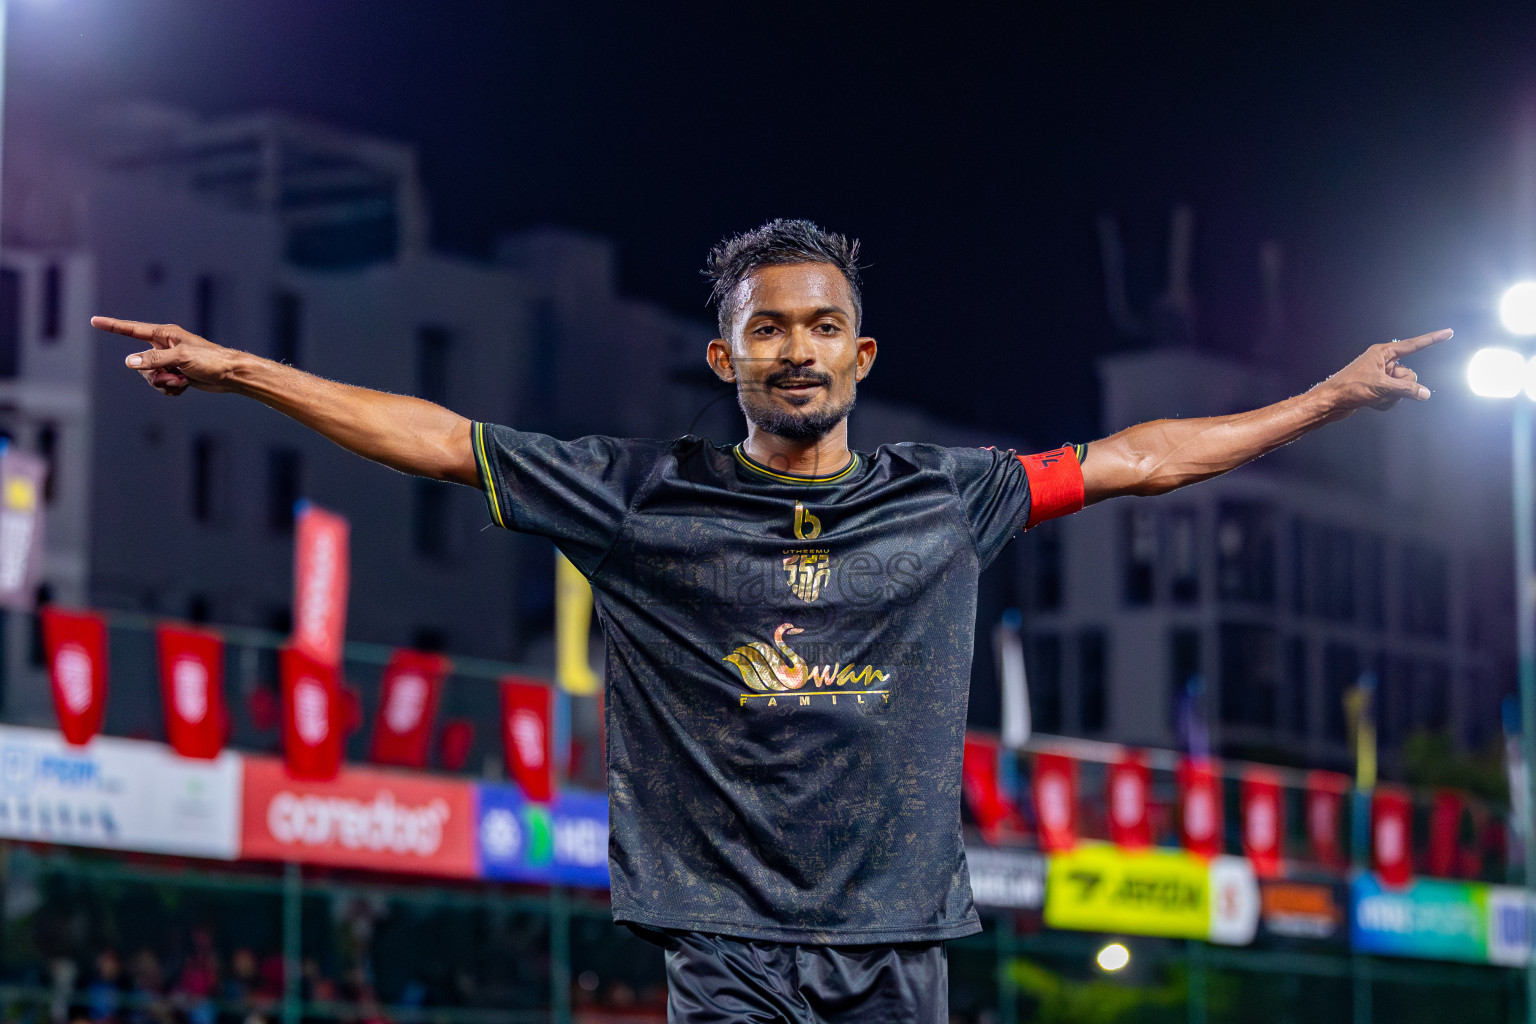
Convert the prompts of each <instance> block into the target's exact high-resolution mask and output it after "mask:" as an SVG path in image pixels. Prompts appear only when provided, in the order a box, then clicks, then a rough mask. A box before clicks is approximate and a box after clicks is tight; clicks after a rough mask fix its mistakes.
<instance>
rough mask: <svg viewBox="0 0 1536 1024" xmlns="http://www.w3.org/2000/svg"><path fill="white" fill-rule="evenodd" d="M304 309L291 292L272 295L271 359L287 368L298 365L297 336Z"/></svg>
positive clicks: (300, 328) (301, 326) (301, 324)
mask: <svg viewBox="0 0 1536 1024" xmlns="http://www.w3.org/2000/svg"><path fill="white" fill-rule="evenodd" d="M303 322H304V308H303V304H302V303H301V302H300V300H299V297H298V296H297V295H295V294H294V293H293V292H288V291H279V292H274V293H273V295H272V358H273V359H274V360H275V361H277V362H279V363H286V364H288V365H289V366H298V365H299V335H300V332H301V330H302V328H303Z"/></svg>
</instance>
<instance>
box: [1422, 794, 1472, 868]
mask: <svg viewBox="0 0 1536 1024" xmlns="http://www.w3.org/2000/svg"><path fill="white" fill-rule="evenodd" d="M1463 806H1465V805H1464V804H1463V802H1462V799H1461V794H1459V793H1453V792H1451V791H1450V790H1448V789H1442V790H1440V791H1439V792H1437V793H1435V805H1434V808H1433V809H1432V810H1431V811H1430V813H1429V865H1428V867H1429V873H1430V874H1431V875H1435V876H1436V877H1439V878H1449V877H1451V876H1453V875H1455V874H1457V873H1458V871H1457V869H1458V868H1459V867H1460V866H1461V865H1460V863H1459V862H1460V860H1461V857H1460V853H1461V850H1460V845H1461V844H1460V839H1461V811H1462V808H1463Z"/></svg>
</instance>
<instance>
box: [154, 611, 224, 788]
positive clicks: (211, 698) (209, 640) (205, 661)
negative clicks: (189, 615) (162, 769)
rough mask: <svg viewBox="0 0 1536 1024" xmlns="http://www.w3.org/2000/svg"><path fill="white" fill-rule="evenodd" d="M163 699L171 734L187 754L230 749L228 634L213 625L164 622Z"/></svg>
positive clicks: (160, 636)
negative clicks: (226, 669)
mask: <svg viewBox="0 0 1536 1024" xmlns="http://www.w3.org/2000/svg"><path fill="white" fill-rule="evenodd" d="M155 640H156V643H157V645H158V646H159V648H160V702H161V705H162V707H163V708H164V710H165V734H166V737H167V738H168V739H169V740H170V742H171V749H172V750H174V751H176V753H178V754H180V755H181V756H182V757H201V758H210V757H217V756H218V754H219V751H220V750H221V749H223V747H224V733H225V730H226V728H227V727H228V717H227V713H226V712H225V710H224V638H223V637H222V636H220V635H219V634H218V633H215V632H214V631H212V630H207V629H191V628H187V627H183V626H165V625H162V626H161V627H160V628H159V629H157V630H156V631H155Z"/></svg>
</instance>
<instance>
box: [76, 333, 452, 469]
mask: <svg viewBox="0 0 1536 1024" xmlns="http://www.w3.org/2000/svg"><path fill="white" fill-rule="evenodd" d="M91 326H92V327H96V328H99V329H101V330H103V331H111V332H112V333H114V334H124V335H127V336H128V337H130V338H137V339H138V340H140V341H145V342H148V343H149V345H150V346H151V347H150V348H149V350H148V351H145V352H136V353H134V354H133V355H131V356H129V357H128V358H127V364H128V366H129V368H131V369H134V370H138V371H139V373H140V374H141V375H142V376H143V377H144V379H145V380H146V381H148V382H149V383H150V384H151V385H152V386H153V387H154V388H155V389H157V390H158V391H161V392H163V393H164V394H167V395H179V394H181V393H182V392H183V391H185V390H187V388H189V387H191V388H196V389H198V390H200V391H231V392H234V393H236V394H241V395H246V396H248V397H250V398H254V399H256V401H258V402H260V403H262V404H263V405H268V406H271V407H272V408H274V409H276V410H277V411H278V412H280V413H283V414H284V415H285V416H290V417H292V418H293V419H295V420H297V421H298V422H300V423H302V424H304V426H306V427H309V428H310V429H311V430H314V431H316V432H318V433H320V434H322V435H324V436H325V437H327V438H329V439H330V440H332V441H334V442H336V443H337V444H339V445H341V447H343V448H345V449H347V451H349V452H355V453H356V454H358V455H361V456H362V457H363V458H365V459H372V460H373V461H374V462H382V463H383V464H384V465H386V466H389V467H390V468H391V469H398V470H400V471H401V472H402V473H411V474H414V475H416V476H425V477H432V478H435V479H438V480H451V481H453V482H455V483H461V484H468V485H469V486H471V487H479V486H480V475H479V473H478V472H476V469H475V457H474V452H473V450H472V449H471V446H470V436H469V432H470V421H469V420H467V419H465V418H464V417H462V416H460V415H459V414H458V413H455V412H452V411H450V410H448V409H444V408H443V407H442V406H440V405H434V404H432V403H431V402H425V401H422V400H421V399H419V398H411V397H409V396H406V395H391V394H388V393H386V392H383V391H370V390H368V389H367V388H358V387H353V386H351V385H350V384H338V383H336V382H335V381H329V380H325V379H324V378H322V377H316V376H315V375H314V374H310V373H305V372H304V371H303V370H296V369H294V368H293V367H291V366H285V365H284V364H282V363H275V362H273V361H272V360H270V359H263V358H261V357H260V356H255V355H251V354H250V353H249V352H241V351H239V350H238V349H232V348H225V347H223V346H222V345H215V344H214V343H213V342H211V341H208V340H207V339H206V338H200V337H198V336H197V335H195V334H193V333H192V332H191V331H184V330H182V329H181V328H180V327H177V326H176V325H174V324H142V323H138V322H137V321H134V320H115V319H113V318H112V317H108V316H96V317H92V318H91Z"/></svg>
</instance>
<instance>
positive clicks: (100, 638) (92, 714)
mask: <svg viewBox="0 0 1536 1024" xmlns="http://www.w3.org/2000/svg"><path fill="white" fill-rule="evenodd" d="M39 614H40V615H41V616H42V621H43V647H44V650H45V652H46V654H47V657H48V678H49V681H50V682H51V683H52V685H53V709H54V711H55V712H56V713H57V714H58V716H59V731H60V732H62V733H63V734H64V738H65V739H66V740H68V741H69V742H70V743H73V744H75V745H76V746H80V745H82V744H84V743H86V742H88V741H89V740H90V739H91V737H93V736H95V735H96V734H97V733H98V732H100V731H101V720H102V718H103V716H105V714H106V711H107V623H106V620H105V619H103V618H102V617H101V616H100V615H97V614H96V613H94V612H66V611H60V610H59V609H57V608H53V607H46V608H44V609H43V610H42V611H41V612H40V613H39Z"/></svg>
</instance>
